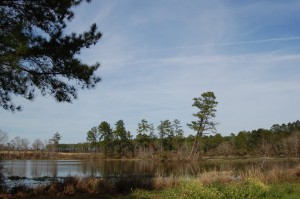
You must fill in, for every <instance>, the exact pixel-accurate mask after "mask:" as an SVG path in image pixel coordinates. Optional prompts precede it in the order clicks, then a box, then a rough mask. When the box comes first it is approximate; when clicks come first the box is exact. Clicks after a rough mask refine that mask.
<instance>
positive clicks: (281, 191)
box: [127, 178, 300, 199]
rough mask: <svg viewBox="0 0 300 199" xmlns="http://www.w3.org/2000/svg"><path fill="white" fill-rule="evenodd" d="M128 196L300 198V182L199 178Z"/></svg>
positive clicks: (165, 198)
mask: <svg viewBox="0 0 300 199" xmlns="http://www.w3.org/2000/svg"><path fill="white" fill-rule="evenodd" d="M127 198H144V199H147V198H149V199H151V198H156V199H158V198H163V199H173V198H174V199H176V198H178V199H180V198H191V199H193V198H194V199H196V198H197V199H201V198H203V199H209V198H211V199H227V198H228V199H242V198H249V199H250V198H268V199H269V198H270V199H271V198H272V199H273V198H288V199H293V198H295V199H296V198H297V199H298V198H300V184H299V183H276V184H271V185H266V184H264V183H262V182H261V181H259V180H257V179H253V178H249V179H247V180H246V181H244V182H233V183H227V184H223V183H213V184H209V185H203V184H202V183H201V182H199V181H198V180H197V179H190V180H182V181H181V182H180V183H179V185H178V186H175V187H172V188H165V189H161V190H154V191H145V190H135V191H133V192H132V193H131V194H130V195H128V196H127Z"/></svg>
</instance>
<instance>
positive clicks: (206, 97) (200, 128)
mask: <svg viewBox="0 0 300 199" xmlns="http://www.w3.org/2000/svg"><path fill="white" fill-rule="evenodd" d="M193 100H194V103H193V105H192V106H195V107H196V108H197V109H198V111H197V112H196V113H194V114H193V116H194V117H196V120H195V121H192V122H191V123H190V124H187V125H188V126H189V127H190V128H191V129H193V130H194V131H196V136H195V140H194V144H193V146H192V150H191V153H190V155H189V159H191V158H192V156H194V155H195V153H196V151H197V150H196V148H198V150H199V144H200V139H201V138H202V136H203V135H204V134H205V133H206V132H208V131H211V132H215V131H216V128H215V126H216V123H215V122H214V121H213V120H212V119H213V118H214V117H215V116H216V111H217V110H216V109H215V108H216V106H217V104H218V102H217V101H216V97H215V94H214V93H213V92H205V93H202V94H201V97H198V98H194V99H193Z"/></svg>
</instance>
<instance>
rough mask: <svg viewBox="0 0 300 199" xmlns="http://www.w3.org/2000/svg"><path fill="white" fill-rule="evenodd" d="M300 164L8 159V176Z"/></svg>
mask: <svg viewBox="0 0 300 199" xmlns="http://www.w3.org/2000/svg"><path fill="white" fill-rule="evenodd" d="M299 164H300V160H299V159H279V160H278V159H242V160H210V161H203V162H197V163H188V162H157V161H151V160H148V161H147V160H4V161H3V166H4V169H5V171H6V176H20V177H26V178H41V177H51V178H60V177H67V176H79V177H86V176H94V177H100V178H119V177H131V176H148V177H152V176H155V175H162V176H169V175H184V176H188V175H197V174H199V173H202V172H205V171H212V170H214V171H241V170H247V169H248V168H250V167H260V168H262V169H265V170H268V169H272V168H273V167H277V168H282V169H288V168H293V167H296V166H297V165H299Z"/></svg>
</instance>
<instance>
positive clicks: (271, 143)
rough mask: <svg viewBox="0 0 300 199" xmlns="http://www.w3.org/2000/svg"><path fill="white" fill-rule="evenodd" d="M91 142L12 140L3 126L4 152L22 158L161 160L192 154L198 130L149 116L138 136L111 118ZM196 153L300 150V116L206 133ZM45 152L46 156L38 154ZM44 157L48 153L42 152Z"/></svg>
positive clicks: (57, 136) (96, 129) (0, 143)
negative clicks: (68, 155) (255, 126)
mask: <svg viewBox="0 0 300 199" xmlns="http://www.w3.org/2000/svg"><path fill="white" fill-rule="evenodd" d="M86 135H87V136H86V141H85V142H82V143H77V144H61V143H59V141H60V139H61V135H60V134H59V133H55V134H54V135H53V137H52V138H51V139H49V140H47V141H44V142H43V141H41V140H40V139H36V140H34V141H33V142H32V143H30V141H29V140H28V139H26V138H20V137H15V138H13V139H11V140H9V137H8V134H7V133H5V132H3V131H0V147H1V150H2V151H6V152H7V151H9V152H13V151H17V152H18V153H16V154H18V155H19V156H20V157H22V155H24V154H26V153H28V152H31V153H36V154H48V157H50V158H51V157H53V156H55V154H56V153H57V152H65V153H89V154H93V155H94V157H97V158H154V159H159V160H184V159H186V157H187V156H188V155H189V154H190V151H191V149H192V147H193V142H194V140H195V135H189V136H185V134H184V132H183V130H182V126H181V125H180V121H179V120H177V119H175V120H173V121H170V120H164V121H161V122H160V124H159V125H158V126H156V127H154V125H153V124H152V123H149V122H148V121H147V120H145V119H143V120H141V122H140V123H139V124H138V127H137V133H136V136H135V137H133V136H132V133H131V132H129V131H127V130H126V128H125V124H124V122H123V121H122V120H119V121H117V122H116V124H115V125H114V127H111V125H110V124H109V123H107V122H105V121H103V122H101V123H100V124H99V126H97V127H92V128H91V130H89V131H88V132H87V133H86ZM200 143H201V144H200V145H199V147H198V148H197V150H196V152H197V154H198V155H197V156H195V157H196V158H199V157H203V156H270V157H272V156H273V157H274V156H288V157H299V155H300V121H299V120H297V121H295V122H292V123H288V124H281V125H280V124H274V125H273V126H272V127H271V128H270V129H261V128H260V129H257V130H252V131H240V132H238V133H236V134H233V133H232V134H230V135H228V136H222V135H221V134H218V133H216V134H212V135H203V136H202V137H201V138H200ZM37 157H40V156H37ZM41 157H42V156H41Z"/></svg>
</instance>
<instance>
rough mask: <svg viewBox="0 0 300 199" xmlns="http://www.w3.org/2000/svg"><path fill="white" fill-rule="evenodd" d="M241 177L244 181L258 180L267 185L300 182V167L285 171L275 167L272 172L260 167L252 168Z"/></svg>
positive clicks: (241, 174)
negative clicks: (249, 179)
mask: <svg viewBox="0 0 300 199" xmlns="http://www.w3.org/2000/svg"><path fill="white" fill-rule="evenodd" d="M239 175H240V176H241V178H243V179H247V178H256V179H259V180H260V181H262V182H265V183H276V182H299V181H300V165H298V166H297V167H295V168H292V169H283V168H281V167H279V166H275V167H273V168H272V169H271V170H263V169H261V168H260V167H254V166H251V167H248V168H247V169H246V171H244V172H240V174H239Z"/></svg>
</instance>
